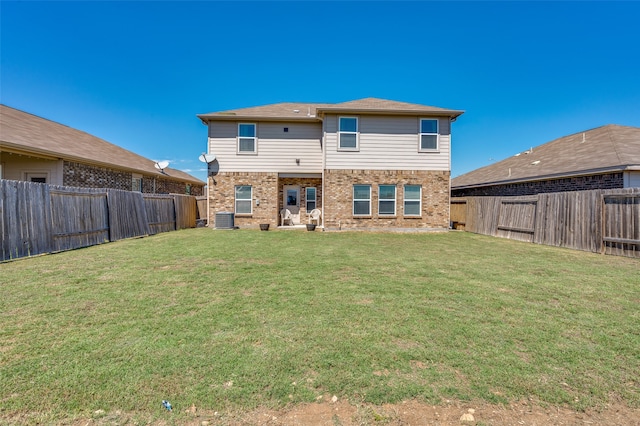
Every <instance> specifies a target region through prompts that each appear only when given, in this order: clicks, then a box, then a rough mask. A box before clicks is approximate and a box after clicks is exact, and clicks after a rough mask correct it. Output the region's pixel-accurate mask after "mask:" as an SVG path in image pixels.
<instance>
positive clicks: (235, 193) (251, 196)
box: [233, 185, 253, 215]
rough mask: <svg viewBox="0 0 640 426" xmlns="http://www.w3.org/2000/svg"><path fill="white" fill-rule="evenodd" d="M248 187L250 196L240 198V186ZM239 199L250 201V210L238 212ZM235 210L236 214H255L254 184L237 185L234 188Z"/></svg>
mask: <svg viewBox="0 0 640 426" xmlns="http://www.w3.org/2000/svg"><path fill="white" fill-rule="evenodd" d="M243 187H248V188H249V198H238V188H243ZM238 201H241V202H247V201H248V202H249V212H238ZM233 210H234V212H235V214H236V215H251V214H253V186H251V185H236V186H235V187H234V190H233Z"/></svg>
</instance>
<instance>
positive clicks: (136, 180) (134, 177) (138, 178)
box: [131, 173, 143, 192]
mask: <svg viewBox="0 0 640 426" xmlns="http://www.w3.org/2000/svg"><path fill="white" fill-rule="evenodd" d="M142 182H143V179H142V175H141V174H138V173H132V174H131V191H132V192H142ZM136 184H137V185H136ZM134 185H136V186H135V187H134Z"/></svg>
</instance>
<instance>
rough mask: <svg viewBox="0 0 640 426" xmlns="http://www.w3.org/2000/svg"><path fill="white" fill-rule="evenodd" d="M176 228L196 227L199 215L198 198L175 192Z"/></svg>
mask: <svg viewBox="0 0 640 426" xmlns="http://www.w3.org/2000/svg"><path fill="white" fill-rule="evenodd" d="M173 200H174V203H175V210H176V229H187V228H195V226H196V219H197V215H198V206H197V204H196V199H195V198H194V197H192V196H189V195H180V194H174V195H173Z"/></svg>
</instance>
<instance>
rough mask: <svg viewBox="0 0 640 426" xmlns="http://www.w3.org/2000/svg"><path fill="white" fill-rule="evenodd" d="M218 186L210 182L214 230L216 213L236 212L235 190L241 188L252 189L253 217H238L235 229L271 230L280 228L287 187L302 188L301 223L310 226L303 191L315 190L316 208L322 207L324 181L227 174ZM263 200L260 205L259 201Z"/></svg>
mask: <svg viewBox="0 0 640 426" xmlns="http://www.w3.org/2000/svg"><path fill="white" fill-rule="evenodd" d="M214 179H215V183H214V182H213V180H212V179H211V178H210V179H209V197H210V205H209V214H210V217H211V222H212V226H214V227H215V216H216V213H220V212H235V188H236V186H238V185H250V186H251V190H252V194H251V198H252V200H251V214H235V216H234V222H235V226H237V227H239V228H259V225H260V224H262V223H268V224H269V225H270V226H271V227H277V226H278V225H280V210H281V209H282V208H283V198H284V194H283V191H284V186H285V185H298V186H300V221H301V223H307V211H306V200H305V190H304V188H306V187H308V186H314V187H316V193H317V194H316V207H317V208H321V207H322V198H321V197H322V179H317V178H279V177H278V173H275V172H261V173H258V172H226V173H219V174H217V175H216V176H215V177H214ZM257 200H260V205H256V201H257Z"/></svg>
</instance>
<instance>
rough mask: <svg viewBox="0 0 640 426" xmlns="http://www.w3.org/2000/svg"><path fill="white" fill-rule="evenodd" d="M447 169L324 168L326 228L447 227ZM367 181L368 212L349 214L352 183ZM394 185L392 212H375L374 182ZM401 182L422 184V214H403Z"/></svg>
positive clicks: (376, 185)
mask: <svg viewBox="0 0 640 426" xmlns="http://www.w3.org/2000/svg"><path fill="white" fill-rule="evenodd" d="M449 178H450V174H449V172H448V171H424V170H326V171H325V184H324V190H325V194H326V195H325V200H324V202H325V208H324V212H325V218H324V224H325V227H326V228H328V229H349V228H429V229H447V228H448V227H449ZM354 184H369V185H371V216H367V217H354V216H353V185H354ZM381 184H382V185H384V184H391V185H396V215H395V216H393V217H388V216H379V215H378V185H381ZM404 185H421V186H422V215H421V216H420V217H405V216H404V214H403V210H404V190H403V187H404Z"/></svg>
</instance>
